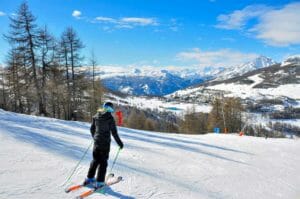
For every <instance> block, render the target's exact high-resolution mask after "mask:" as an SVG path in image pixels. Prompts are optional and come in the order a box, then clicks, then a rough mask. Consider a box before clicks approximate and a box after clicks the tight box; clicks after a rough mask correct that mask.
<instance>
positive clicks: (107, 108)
mask: <svg viewBox="0 0 300 199" xmlns="http://www.w3.org/2000/svg"><path fill="white" fill-rule="evenodd" d="M103 108H104V110H105V111H106V112H110V113H113V112H115V110H114V105H113V103H111V102H105V103H104V104H103Z"/></svg>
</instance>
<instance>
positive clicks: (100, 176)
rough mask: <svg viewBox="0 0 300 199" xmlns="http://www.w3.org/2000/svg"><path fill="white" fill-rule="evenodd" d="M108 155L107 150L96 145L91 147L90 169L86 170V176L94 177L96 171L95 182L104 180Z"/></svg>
mask: <svg viewBox="0 0 300 199" xmlns="http://www.w3.org/2000/svg"><path fill="white" fill-rule="evenodd" d="M108 156H109V150H108V151H107V150H101V149H99V148H97V147H94V149H93V160H92V161H91V164H90V169H89V172H88V176H87V177H88V178H94V177H95V174H96V171H97V169H98V171H97V177H96V180H97V182H104V179H105V174H106V169H107V160H108Z"/></svg>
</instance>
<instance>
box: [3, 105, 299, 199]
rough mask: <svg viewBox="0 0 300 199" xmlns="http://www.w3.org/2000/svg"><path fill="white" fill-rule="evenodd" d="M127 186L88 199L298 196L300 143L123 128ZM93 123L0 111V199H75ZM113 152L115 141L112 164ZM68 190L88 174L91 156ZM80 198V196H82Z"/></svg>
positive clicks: (121, 169)
mask: <svg viewBox="0 0 300 199" xmlns="http://www.w3.org/2000/svg"><path fill="white" fill-rule="evenodd" d="M119 132H120V136H121V138H122V139H123V141H124V143H125V148H124V150H123V151H122V152H121V154H120V159H119V160H118V162H117V164H116V167H115V169H114V173H116V174H117V175H122V176H123V177H124V181H123V182H121V183H119V184H117V185H114V186H112V187H111V189H109V190H107V194H106V196H103V195H100V194H95V195H94V196H92V197H90V198H127V199H133V198H137V199H143V198H160V199H163V198H166V199H167V198H181V199H183V198H189V199H199V198H201V199H206V198H244V199H252V198H261V199H269V198H270V199H276V198H289V199H296V198H298V197H299V195H300V189H299V186H298V185H299V184H300V177H299V175H298V173H299V172H298V167H299V165H300V158H299V157H300V154H299V152H300V144H299V140H291V139H267V140H265V139H264V138H257V137H247V136H244V137H239V136H237V135H217V134H207V135H195V136H192V135H180V134H161V133H157V132H146V131H138V130H133V129H127V128H119ZM90 141H91V137H90V135H89V124H88V123H81V122H71V121H62V120H56V119H49V118H43V117H35V116H26V115H21V114H15V113H11V112H6V111H3V110H0V144H1V151H0V158H1V163H0V165H1V166H0V183H1V189H0V195H1V198H9V199H10V198H13V199H19V198H20V199H21V198H22V199H23V198H32V199H35V198H48V199H52V198H53V199H54V198H55V199H57V198H74V196H75V195H76V193H74V194H66V193H64V191H63V189H64V188H65V187H64V186H62V184H63V183H64V182H65V180H66V179H67V177H68V176H69V174H70V172H71V170H72V169H73V168H74V166H75V165H76V163H77V162H78V160H79V159H80V157H81V156H82V154H83V153H84V151H85V149H86V147H87V146H88V145H89V143H90ZM115 153H116V145H115V143H114V142H113V146H112V150H111V153H110V162H109V165H111V163H112V162H111V161H112V159H113V157H114V155H115ZM88 154H89V155H88V156H87V157H86V158H85V159H84V160H83V162H82V164H81V165H80V167H79V169H78V170H77V172H76V173H75V176H74V177H73V178H72V179H71V182H70V184H73V183H78V182H81V181H82V180H83V178H84V177H85V175H86V172H87V169H88V165H89V160H90V159H91V155H90V154H91V151H89V153H88ZM77 194H78V193H77Z"/></svg>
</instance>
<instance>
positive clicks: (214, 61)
mask: <svg viewBox="0 0 300 199" xmlns="http://www.w3.org/2000/svg"><path fill="white" fill-rule="evenodd" d="M258 56H259V55H258V54H255V53H242V52H239V51H234V50H231V49H220V50H217V51H202V50H200V49H199V48H195V49H192V50H191V51H186V52H180V53H178V54H177V58H178V59H179V60H181V61H194V62H196V64H197V65H198V66H200V67H207V66H212V67H229V66H235V65H239V64H242V63H245V62H248V61H250V60H252V59H255V58H256V57H258Z"/></svg>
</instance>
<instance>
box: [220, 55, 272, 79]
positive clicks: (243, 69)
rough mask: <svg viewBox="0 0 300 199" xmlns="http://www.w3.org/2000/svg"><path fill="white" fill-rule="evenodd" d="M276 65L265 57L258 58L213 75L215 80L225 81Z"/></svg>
mask: <svg viewBox="0 0 300 199" xmlns="http://www.w3.org/2000/svg"><path fill="white" fill-rule="evenodd" d="M274 64H276V62H275V61H274V60H272V59H271V58H268V57H265V56H259V57H257V58H256V59H254V60H252V61H250V62H247V63H244V64H241V65H238V66H233V67H228V68H225V69H224V70H223V71H221V72H220V73H218V74H216V75H215V77H216V78H215V80H226V79H230V78H233V77H236V76H241V75H243V74H245V73H247V72H250V71H253V70H256V69H259V68H265V67H268V66H271V65H274Z"/></svg>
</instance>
